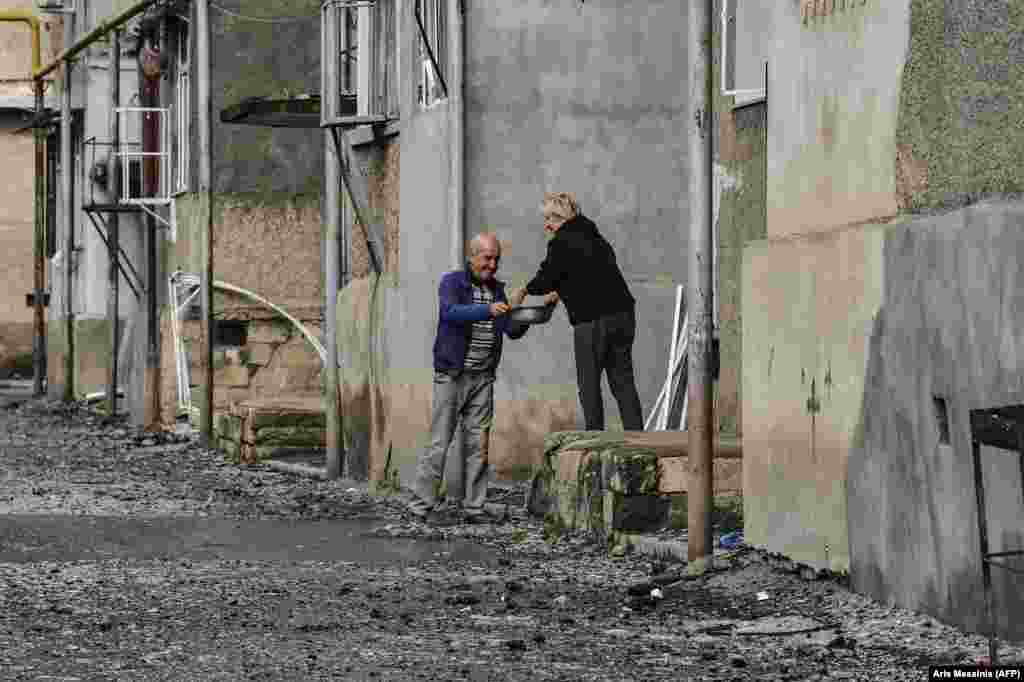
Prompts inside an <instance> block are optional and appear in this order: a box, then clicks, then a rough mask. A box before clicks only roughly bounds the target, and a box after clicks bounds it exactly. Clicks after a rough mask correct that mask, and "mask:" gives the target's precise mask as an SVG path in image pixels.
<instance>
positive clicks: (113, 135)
mask: <svg viewBox="0 0 1024 682" xmlns="http://www.w3.org/2000/svg"><path fill="white" fill-rule="evenodd" d="M119 106H121V32H120V31H118V30H114V32H113V35H112V36H111V39H110V150H111V151H110V158H109V160H108V164H107V166H108V171H107V191H108V192H109V194H110V203H112V204H116V203H117V202H118V200H119V199H120V197H121V182H120V179H121V173H120V169H119V167H118V156H117V154H118V149H119V148H120V143H121V116H120V114H118V112H117V108H118V107H119ZM109 221H110V222H109V227H108V229H107V258H108V259H109V269H108V271H107V277H108V278H109V282H110V284H109V286H110V288H109V290H108V291H107V319H108V320H109V321H110V367H109V370H108V372H107V406H108V409H109V410H110V414H111V416H113V415H115V414H117V383H118V342H119V341H120V331H121V325H120V323H119V314H118V313H119V311H118V308H119V300H120V285H121V274H120V272H119V270H118V266H119V265H120V262H119V260H120V256H119V253H118V251H119V249H120V248H121V222H120V220H119V218H118V214H117V211H112V212H111V213H110V218H109Z"/></svg>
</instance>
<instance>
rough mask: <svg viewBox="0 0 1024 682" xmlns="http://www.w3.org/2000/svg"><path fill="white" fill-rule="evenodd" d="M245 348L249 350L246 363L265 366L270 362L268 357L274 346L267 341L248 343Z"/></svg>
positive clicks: (270, 355)
mask: <svg viewBox="0 0 1024 682" xmlns="http://www.w3.org/2000/svg"><path fill="white" fill-rule="evenodd" d="M246 348H247V350H248V351H249V363H248V364H250V365H258V366H260V367H265V366H266V365H269V364H270V358H271V357H273V355H274V348H275V346H274V345H273V344H269V343H250V344H248V346H246Z"/></svg>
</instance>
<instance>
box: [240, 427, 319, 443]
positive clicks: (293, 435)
mask: <svg viewBox="0 0 1024 682" xmlns="http://www.w3.org/2000/svg"><path fill="white" fill-rule="evenodd" d="M255 438H256V444H257V445H309V446H314V447H323V446H324V442H325V441H324V438H325V431H324V429H322V428H317V427H309V426H306V427H303V426H276V427H275V426H270V427H265V428H262V429H260V430H258V431H257V432H256V436H255Z"/></svg>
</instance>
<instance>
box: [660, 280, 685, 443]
mask: <svg viewBox="0 0 1024 682" xmlns="http://www.w3.org/2000/svg"><path fill="white" fill-rule="evenodd" d="M682 303H683V287H682V286H678V285H677V286H676V304H675V307H674V309H673V313H672V343H671V344H670V345H669V349H668V375H667V377H666V379H665V380H666V382H667V383H668V384H669V389H668V399H667V400H666V401H665V404H664V405H662V408H661V413H660V414H659V415H658V430H659V431H662V430H664V429H665V427H666V426H667V424H668V411H669V407H670V406H671V402H672V376H673V374H674V372H675V366H676V344H678V343H679V309H680V307H681V306H682Z"/></svg>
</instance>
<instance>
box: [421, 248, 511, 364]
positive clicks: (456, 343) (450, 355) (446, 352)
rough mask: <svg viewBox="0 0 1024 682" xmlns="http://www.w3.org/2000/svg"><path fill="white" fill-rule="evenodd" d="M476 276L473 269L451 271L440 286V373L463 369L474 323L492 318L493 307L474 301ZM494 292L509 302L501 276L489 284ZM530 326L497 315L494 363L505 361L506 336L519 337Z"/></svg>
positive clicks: (437, 349) (437, 342)
mask: <svg viewBox="0 0 1024 682" xmlns="http://www.w3.org/2000/svg"><path fill="white" fill-rule="evenodd" d="M474 280H475V278H474V277H473V275H472V273H471V272H470V271H469V268H464V269H462V270H455V271H453V272H449V273H447V274H445V275H444V277H442V278H441V284H440V286H438V288H437V297H438V300H439V303H440V310H439V315H438V319H437V336H436V337H435V338H434V369H435V370H436V371H438V372H452V371H461V370H462V368H463V365H464V364H465V362H466V351H467V350H468V348H469V337H470V334H471V333H472V330H473V323H474V322H481V321H483V320H486V319H488V318H490V316H491V310H490V306H488V305H486V304H484V303H473V282H474ZM485 286H489V287H490V289H491V291H493V292H494V302H495V303H508V298H507V297H506V295H505V283H504V282H502V281H499V280H497V279H494V280H491V281H490V282H488V283H486V284H485ZM529 327H530V325H528V324H524V323H518V322H512V321H510V320H509V319H508V315H499V316H498V317H496V318H494V335H495V347H494V355H495V359H494V366H495V367H497V366H498V363H499V362H501V345H502V337H503V336H508V337H509V338H510V339H518V338H520V337H521V336H523V334H525V333H526V330H527V329H529Z"/></svg>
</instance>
